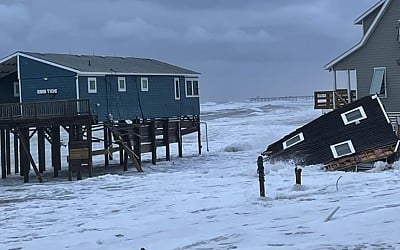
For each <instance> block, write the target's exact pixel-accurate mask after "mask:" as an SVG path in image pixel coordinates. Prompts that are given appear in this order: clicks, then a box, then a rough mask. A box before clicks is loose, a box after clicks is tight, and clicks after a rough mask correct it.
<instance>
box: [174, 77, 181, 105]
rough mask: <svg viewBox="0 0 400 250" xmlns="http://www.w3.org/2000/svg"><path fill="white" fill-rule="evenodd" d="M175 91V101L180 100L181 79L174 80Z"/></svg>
mask: <svg viewBox="0 0 400 250" xmlns="http://www.w3.org/2000/svg"><path fill="white" fill-rule="evenodd" d="M174 91H175V100H180V99H181V89H180V87H179V78H174Z"/></svg>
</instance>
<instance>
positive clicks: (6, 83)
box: [0, 72, 19, 103]
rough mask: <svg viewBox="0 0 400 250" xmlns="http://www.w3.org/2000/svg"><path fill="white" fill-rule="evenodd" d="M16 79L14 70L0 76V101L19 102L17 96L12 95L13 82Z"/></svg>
mask: <svg viewBox="0 0 400 250" xmlns="http://www.w3.org/2000/svg"><path fill="white" fill-rule="evenodd" d="M17 81H18V76H17V73H16V72H15V73H12V74H9V75H7V76H5V77H2V78H0V103H18V102H19V97H14V82H17Z"/></svg>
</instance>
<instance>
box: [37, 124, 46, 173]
mask: <svg viewBox="0 0 400 250" xmlns="http://www.w3.org/2000/svg"><path fill="white" fill-rule="evenodd" d="M45 143H46V141H45V137H44V128H43V127H40V128H38V156H39V172H40V173H43V172H44V171H46V144H45Z"/></svg>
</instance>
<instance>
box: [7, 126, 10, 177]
mask: <svg viewBox="0 0 400 250" xmlns="http://www.w3.org/2000/svg"><path fill="white" fill-rule="evenodd" d="M10 144H11V143H10V129H6V165H7V175H10V174H11V145H10Z"/></svg>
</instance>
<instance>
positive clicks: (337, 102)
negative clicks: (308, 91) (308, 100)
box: [314, 89, 356, 109]
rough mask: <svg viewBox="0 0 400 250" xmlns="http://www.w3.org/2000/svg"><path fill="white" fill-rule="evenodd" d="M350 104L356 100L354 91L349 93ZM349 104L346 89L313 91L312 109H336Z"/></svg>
mask: <svg viewBox="0 0 400 250" xmlns="http://www.w3.org/2000/svg"><path fill="white" fill-rule="evenodd" d="M350 100H351V102H353V101H355V100H356V91H355V90H352V91H351V92H350ZM348 103H349V93H348V91H347V89H337V90H335V91H334V90H327V91H315V92H314V109H337V108H341V107H343V106H344V105H346V104H348Z"/></svg>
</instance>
